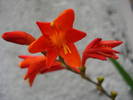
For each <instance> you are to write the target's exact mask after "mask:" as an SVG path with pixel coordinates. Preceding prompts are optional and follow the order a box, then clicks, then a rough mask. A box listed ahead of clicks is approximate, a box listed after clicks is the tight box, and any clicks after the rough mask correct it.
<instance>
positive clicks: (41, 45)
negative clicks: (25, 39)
mask: <svg viewBox="0 0 133 100" xmlns="http://www.w3.org/2000/svg"><path fill="white" fill-rule="evenodd" d="M49 46H50V43H49V41H48V39H46V38H45V37H44V36H41V37H40V38H39V39H37V40H36V41H34V42H33V43H31V44H30V46H29V47H28V50H29V52H31V53H37V52H43V51H46V49H47V48H48V47H49Z"/></svg>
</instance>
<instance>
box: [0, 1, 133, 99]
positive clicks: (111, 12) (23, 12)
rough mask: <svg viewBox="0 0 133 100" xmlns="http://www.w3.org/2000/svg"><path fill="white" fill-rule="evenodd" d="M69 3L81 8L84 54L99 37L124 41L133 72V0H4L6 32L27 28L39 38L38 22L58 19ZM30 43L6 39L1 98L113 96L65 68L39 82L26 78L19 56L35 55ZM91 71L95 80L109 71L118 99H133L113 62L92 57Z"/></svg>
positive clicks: (1, 12)
mask: <svg viewBox="0 0 133 100" xmlns="http://www.w3.org/2000/svg"><path fill="white" fill-rule="evenodd" d="M67 8H73V9H74V10H75V14H76V19H75V23H74V27H75V28H78V29H80V30H82V31H85V32H86V33H87V37H86V38H85V39H83V40H81V41H79V42H78V43H77V44H76V45H77V46H78V49H79V50H80V53H82V51H83V50H84V48H85V46H86V45H87V44H88V43H89V42H90V41H91V40H93V39H94V38H96V37H101V38H103V39H104V40H111V39H115V40H122V41H124V44H123V45H121V46H120V47H118V48H117V49H118V50H120V51H121V52H122V53H123V55H121V56H120V59H119V61H120V63H121V64H123V66H124V68H125V69H126V70H127V72H129V73H130V75H131V76H132V77H133V33H132V32H133V1H132V0H0V34H2V33H4V32H7V31H13V30H21V31H26V32H28V33H30V34H32V35H33V36H35V37H39V36H40V35H41V33H40V31H39V28H38V27H37V25H36V24H35V22H36V21H52V20H53V19H54V18H55V17H57V15H58V14H59V13H60V12H61V11H63V10H64V9H67ZM26 49H27V47H25V46H20V45H16V44H12V43H9V42H5V41H4V40H2V39H1V38H0V100H109V99H108V98H107V97H106V96H104V95H102V96H101V95H99V93H98V92H97V91H96V89H95V86H93V85H92V84H91V83H88V82H86V81H85V80H83V79H81V78H80V77H79V76H77V75H75V74H73V73H71V72H68V71H65V70H64V71H59V72H54V73H49V74H45V75H39V76H38V77H37V78H36V80H35V82H34V84H33V87H32V88H30V87H29V85H28V83H27V82H26V81H24V80H23V76H24V74H25V70H21V69H20V68H19V67H18V63H19V61H21V60H20V59H19V58H18V57H17V56H18V55H20V54H29V53H28V51H27V50H26ZM87 65H88V66H87V75H90V76H91V77H93V79H94V80H95V79H96V77H98V76H104V77H105V82H104V84H103V85H104V87H105V88H106V89H107V90H108V91H111V90H116V91H118V93H119V95H118V97H117V99H116V100H133V94H132V93H131V91H130V90H129V87H128V86H127V85H126V84H125V82H124V81H123V79H122V78H121V76H120V75H119V73H118V72H117V70H116V69H115V68H114V66H113V65H112V64H111V63H110V62H109V61H106V62H103V61H99V60H92V59H91V60H89V61H88V62H87Z"/></svg>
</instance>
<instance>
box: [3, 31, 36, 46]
mask: <svg viewBox="0 0 133 100" xmlns="http://www.w3.org/2000/svg"><path fill="white" fill-rule="evenodd" d="M2 38H3V39H4V40H6V41H9V42H13V43H16V44H21V45H29V44H31V43H32V42H33V41H35V38H34V37H33V36H32V35H30V34H28V33H26V32H23V31H13V32H5V33H4V34H3V35H2Z"/></svg>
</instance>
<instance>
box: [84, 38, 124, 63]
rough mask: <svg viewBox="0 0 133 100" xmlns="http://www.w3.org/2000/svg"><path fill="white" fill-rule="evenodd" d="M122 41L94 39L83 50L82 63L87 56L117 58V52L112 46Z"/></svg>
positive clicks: (102, 58) (105, 58)
mask: <svg viewBox="0 0 133 100" xmlns="http://www.w3.org/2000/svg"><path fill="white" fill-rule="evenodd" d="M122 43H123V42H122V41H117V40H107V41H102V39H101V38H96V39H94V40H93V41H92V42H91V43H90V44H89V45H88V46H87V47H86V49H85V50H84V52H83V57H82V65H84V64H85V62H86V60H87V58H96V59H100V60H107V58H113V59H117V58H118V56H117V55H116V54H118V53H119V52H118V51H116V50H113V49H112V48H114V47H116V46H118V45H120V44H122Z"/></svg>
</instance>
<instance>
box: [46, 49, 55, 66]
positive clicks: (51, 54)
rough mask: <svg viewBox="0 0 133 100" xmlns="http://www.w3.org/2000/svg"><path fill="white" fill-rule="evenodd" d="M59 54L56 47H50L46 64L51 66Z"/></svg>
mask: <svg viewBox="0 0 133 100" xmlns="http://www.w3.org/2000/svg"><path fill="white" fill-rule="evenodd" d="M57 55H58V52H57V50H56V49H55V50H54V49H49V50H48V52H47V60H46V65H47V66H51V65H53V63H54V62H55V60H56V57H57Z"/></svg>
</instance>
